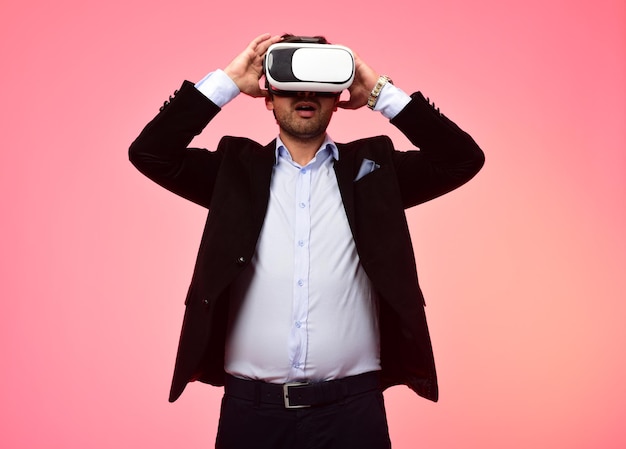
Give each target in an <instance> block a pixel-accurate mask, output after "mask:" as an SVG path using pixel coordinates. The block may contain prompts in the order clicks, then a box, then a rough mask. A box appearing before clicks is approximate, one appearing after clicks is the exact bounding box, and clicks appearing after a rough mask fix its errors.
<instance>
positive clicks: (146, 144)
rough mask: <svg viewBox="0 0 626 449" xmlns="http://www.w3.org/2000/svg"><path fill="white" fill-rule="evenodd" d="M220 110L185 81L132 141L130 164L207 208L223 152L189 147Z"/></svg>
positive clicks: (191, 84)
mask: <svg viewBox="0 0 626 449" xmlns="http://www.w3.org/2000/svg"><path fill="white" fill-rule="evenodd" d="M219 111H220V108H219V107H218V106H217V105H215V104H214V103H213V102H211V101H210V100H209V99H208V98H207V97H205V96H204V95H203V94H202V93H200V92H199V91H198V90H197V89H196V88H195V87H194V85H193V83H191V82H189V81H185V82H184V83H183V85H182V87H181V88H180V90H178V91H176V92H175V93H174V96H173V97H170V100H169V101H166V102H165V103H164V105H163V107H161V110H160V112H159V114H158V115H157V116H156V117H155V118H154V119H152V120H151V121H150V122H149V123H148V124H147V125H146V127H145V128H144V129H143V131H142V132H141V134H139V136H138V137H137V139H135V141H134V142H133V143H132V144H131V146H130V149H129V159H130V161H131V163H132V164H133V165H134V166H135V167H136V168H137V169H138V170H139V171H140V172H141V173H143V174H144V175H146V176H147V177H148V178H150V179H151V180H153V181H154V182H156V183H157V184H159V185H161V186H163V187H165V188H166V189H168V190H170V191H172V192H174V193H175V194H177V195H180V196H182V197H183V198H186V199H188V200H191V201H193V202H195V203H197V204H200V205H202V206H204V207H207V208H208V207H209V203H210V200H211V195H212V192H213V186H214V184H215V178H216V176H217V171H218V168H219V166H220V162H221V154H220V153H219V152H211V151H207V150H204V149H198V148H188V146H189V144H190V143H191V141H192V139H193V138H194V137H195V136H196V135H198V134H200V132H202V130H203V129H204V127H205V126H206V125H207V124H208V123H209V122H210V121H211V119H212V118H213V117H215V115H217V113H218V112H219Z"/></svg>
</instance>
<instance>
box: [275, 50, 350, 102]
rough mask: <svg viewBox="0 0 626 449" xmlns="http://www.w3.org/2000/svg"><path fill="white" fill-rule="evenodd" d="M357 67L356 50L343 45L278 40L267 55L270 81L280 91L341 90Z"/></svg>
mask: <svg viewBox="0 0 626 449" xmlns="http://www.w3.org/2000/svg"><path fill="white" fill-rule="evenodd" d="M354 70H355V67H354V56H353V55H352V52H351V51H350V49H349V48H347V47H343V46H341V45H325V44H302V43H297V44H295V43H278V44H274V45H272V46H271V47H270V48H269V49H268V51H267V54H266V56H265V76H266V78H267V81H268V84H269V85H270V86H271V87H273V88H274V89H275V90H280V91H300V92H303V91H310V92H341V91H342V90H343V89H347V88H348V87H350V85H351V84H352V81H353V80H354Z"/></svg>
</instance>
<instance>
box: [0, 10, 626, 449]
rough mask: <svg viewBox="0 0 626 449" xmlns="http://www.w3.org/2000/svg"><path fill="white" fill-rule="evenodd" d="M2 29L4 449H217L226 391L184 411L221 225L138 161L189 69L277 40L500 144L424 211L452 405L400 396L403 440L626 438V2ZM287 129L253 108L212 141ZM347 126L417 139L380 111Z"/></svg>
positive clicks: (197, 72)
mask: <svg viewBox="0 0 626 449" xmlns="http://www.w3.org/2000/svg"><path fill="white" fill-rule="evenodd" d="M229 16H232V17H229ZM1 17H2V18H1V19H0V20H1V21H2V26H1V27H0V56H1V60H2V70H1V71H0V77H1V80H2V86H3V91H2V105H1V107H0V115H1V120H0V123H1V124H2V125H1V126H2V132H1V134H0V138H1V141H2V162H1V163H0V186H1V188H0V192H1V193H0V195H1V202H2V214H3V216H2V221H1V224H0V226H1V227H2V229H1V233H0V251H1V254H2V259H1V262H0V263H1V272H0V276H1V279H0V281H1V282H0V298H1V302H0V336H1V340H0V351H1V354H0V359H1V361H2V362H1V363H2V368H1V370H0V398H1V399H0V413H1V415H2V416H0V447H2V448H64V449H67V448H113V447H115V448H136V447H139V448H144V447H150V448H171V447H188V448H210V447H212V446H213V440H214V435H215V429H216V425H217V413H218V406H219V399H220V395H221V391H220V390H219V389H216V388H210V387H207V386H205V385H202V384H192V385H190V386H189V387H188V389H187V391H186V392H185V394H184V395H183V396H182V398H181V399H180V400H179V401H178V402H177V403H175V404H173V405H171V404H168V402H167V400H166V399H167V393H168V389H169V381H170V377H171V373H172V368H173V362H174V355H175V349H176V344H177V341H178V334H179V329H180V323H181V319H182V314H183V299H184V295H185V293H186V288H187V284H188V282H189V279H190V276H191V270H192V266H193V261H194V258H195V253H196V250H197V245H198V242H199V238H200V232H201V229H202V226H203V221H204V217H205V214H206V213H205V211H204V210H202V209H201V208H199V207H197V206H195V205H193V204H191V203H187V202H185V201H184V200H181V199H179V198H177V197H175V196H174V195H172V194H170V193H168V192H166V191H164V190H161V189H160V188H158V187H157V186H156V185H153V184H152V183H150V182H149V181H148V180H146V179H145V178H143V177H142V176H141V175H140V174H139V173H138V172H136V171H135V170H134V169H133V168H132V166H131V165H130V164H129V163H128V161H127V148H128V146H129V144H130V143H131V141H132V140H133V139H134V138H135V136H136V135H137V134H138V133H139V131H140V130H141V128H142V127H143V126H144V125H145V123H147V121H148V120H149V119H150V118H152V117H153V116H154V115H155V114H156V112H157V110H158V108H159V106H160V105H161V104H162V102H163V101H164V100H166V99H167V97H168V95H169V94H171V93H172V92H173V91H174V89H176V88H178V87H179V85H180V83H181V82H182V80H183V79H185V78H187V79H190V80H194V81H195V80H198V79H200V78H201V77H202V76H203V75H204V74H205V73H206V72H207V71H210V70H212V69H214V68H216V67H223V66H225V65H226V64H227V63H228V62H229V61H230V59H231V58H232V57H234V56H235V55H236V54H237V53H238V52H239V51H240V50H241V49H242V48H243V47H244V46H245V45H246V44H247V43H248V42H249V40H250V39H251V38H252V37H254V36H256V35H258V34H260V33H262V32H266V31H268V32H271V33H282V32H286V31H288V32H294V33H300V34H313V33H320V34H325V35H326V36H327V37H328V38H329V39H330V40H331V41H333V42H335V43H342V44H345V45H348V46H351V47H352V48H354V49H355V50H356V51H358V52H359V53H360V54H361V56H362V57H363V59H364V60H366V61H367V62H368V63H369V64H370V65H371V66H373V67H374V68H375V69H377V70H378V71H380V72H382V73H387V74H389V75H391V76H393V78H394V80H395V82H396V84H397V85H398V86H400V87H402V88H403V89H405V90H406V91H409V92H411V91H414V90H421V91H423V92H424V93H425V95H427V96H430V98H431V99H434V101H435V102H436V104H437V106H439V107H441V109H442V111H443V112H444V113H446V115H448V116H449V117H451V118H452V119H453V120H455V121H456V122H457V123H459V124H460V125H461V126H462V127H463V128H465V129H466V130H468V131H469V132H470V133H471V134H472V136H473V137H474V138H475V139H476V140H477V141H478V142H479V144H480V145H481V146H482V147H483V149H484V150H485V152H486V154H487V164H486V166H485V168H484V170H483V171H482V172H481V173H480V174H479V175H478V176H477V178H476V179H474V180H473V181H472V182H471V183H470V184H468V185H467V186H465V187H463V188H462V189H460V190H458V191H456V192H454V193H452V194H450V195H448V196H446V197H443V198H441V199H439V200H437V201H434V202H432V203H428V204H426V205H424V206H421V207H418V208H416V209H414V210H411V211H410V212H409V220H410V225H411V231H412V234H413V236H414V244H415V251H416V256H417V260H418V265H419V270H420V276H421V280H422V285H423V289H424V291H425V294H426V297H427V302H428V308H427V313H428V317H429V321H430V326H431V333H432V337H433V342H434V348H435V355H436V359H437V363H438V369H439V376H440V385H441V400H440V402H439V403H438V404H433V403H430V402H428V401H426V400H424V399H421V398H418V397H417V396H415V395H413V394H412V393H410V392H409V391H408V390H407V389H406V388H405V387H394V388H392V389H390V390H389V391H387V393H386V398H387V408H388V413H389V421H390V429H391V435H392V440H393V441H394V448H395V449H412V448H416V447H424V448H432V449H436V448H481V449H489V448H508V449H514V448H535V449H539V448H567V449H579V448H603V449H618V448H624V447H626V430H625V429H626V427H625V426H624V416H625V415H624V410H625V408H624V404H625V403H626V382H625V381H624V379H625V378H626V359H625V357H624V353H625V349H624V346H625V343H626V326H625V325H624V320H625V318H626V301H624V300H625V299H626V281H625V278H626V270H625V267H626V233H625V232H624V229H626V201H625V200H626V156H625V154H626V152H625V148H626V132H625V124H626V92H625V91H626V84H625V80H626V74H625V71H626V70H625V69H626V62H625V54H626V48H625V47H626V31H625V29H626V6H625V3H624V2H623V0H617V1H609V0H598V1H594V2H589V1H584V2H583V1H577V2H573V1H557V0H532V1H511V2H503V1H495V0H492V1H473V2H468V1H464V0H455V1H453V0H449V1H430V2H420V1H405V2H402V4H400V3H399V2H398V3H397V4H393V3H389V2H383V3H380V2H378V3H377V2H369V3H368V2H355V1H352V0H349V1H344V2H339V1H327V0H322V1H317V2H304V3H302V2H300V3H297V2H293V1H292V2H271V3H270V2H265V3H259V2H252V1H250V0H244V1H242V2H236V3H228V2H226V3H224V2H222V4H221V6H214V5H212V4H211V3H210V2H208V1H205V2H200V1H194V0H180V1H170V2H165V1H154V0H153V1H144V0H123V1H122V0H112V1H109V2H85V1H77V0H60V1H56V2H47V1H43V0H32V1H24V2H9V1H4V2H3V4H2V14H1ZM242 123H244V124H245V125H243V126H242ZM275 132H276V128H275V125H274V123H273V120H272V118H271V114H270V113H268V112H267V111H265V108H264V105H263V104H262V102H260V101H258V100H253V99H249V98H243V97H242V98H238V99H237V100H235V102H233V103H232V104H230V105H228V106H227V108H225V110H224V111H223V112H222V113H221V114H220V115H219V116H218V117H217V118H216V120H215V121H214V123H213V124H212V125H211V132H210V133H207V134H206V135H203V136H201V137H200V138H199V139H198V142H197V143H198V145H202V146H207V147H212V146H214V145H215V144H216V142H217V140H218V138H219V137H220V136H221V135H223V134H235V135H246V136H249V137H252V138H255V139H257V140H260V141H262V142H268V141H269V140H270V139H272V138H273V137H274V134H275ZM330 133H331V135H332V136H333V137H334V138H335V139H336V140H338V141H347V140H350V139H354V138H357V137H363V136H369V135H374V134H389V135H391V136H392V137H393V138H394V140H395V141H396V143H397V146H398V147H400V148H405V149H408V148H409V144H408V143H407V141H406V140H405V139H404V137H402V136H400V135H399V134H398V132H397V131H396V130H395V129H394V128H393V127H392V126H391V125H389V124H388V123H387V122H386V121H385V120H384V119H383V118H382V117H380V116H378V115H376V114H372V113H371V112H369V111H368V110H360V111H356V112H348V111H340V112H338V113H337V115H336V116H335V118H334V122H333V123H332V124H331V128H330ZM444 236H445V237H444Z"/></svg>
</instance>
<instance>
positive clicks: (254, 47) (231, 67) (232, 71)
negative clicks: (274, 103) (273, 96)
mask: <svg viewBox="0 0 626 449" xmlns="http://www.w3.org/2000/svg"><path fill="white" fill-rule="evenodd" d="M280 39H281V37H280V36H272V35H271V34H269V33H265V34H262V35H260V36H258V37H256V38H255V39H254V40H253V41H252V42H250V44H249V45H248V46H247V47H246V49H245V50H244V51H243V52H241V54H240V55H239V56H237V57H236V58H235V59H233V60H232V61H231V63H230V64H228V66H226V68H225V69H224V73H226V74H227V75H228V76H229V77H230V78H231V79H232V80H233V81H234V82H235V84H236V85H237V87H238V88H239V90H240V91H241V92H243V93H244V94H246V95H250V96H251V97H266V96H267V95H268V93H267V91H266V90H264V89H261V88H260V86H259V79H260V78H261V76H262V75H263V58H265V52H266V51H267V49H268V48H269V46H270V45H272V44H275V43H277V42H279V41H280Z"/></svg>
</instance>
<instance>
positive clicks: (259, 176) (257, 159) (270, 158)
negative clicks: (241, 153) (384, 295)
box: [248, 140, 276, 236]
mask: <svg viewBox="0 0 626 449" xmlns="http://www.w3.org/2000/svg"><path fill="white" fill-rule="evenodd" d="M275 149H276V140H273V141H272V142H270V143H269V144H268V145H267V146H265V147H263V148H259V149H257V150H255V151H252V153H251V156H250V158H249V160H248V161H249V163H250V165H249V167H248V170H249V173H250V188H251V192H250V198H251V199H252V205H251V206H252V223H251V226H252V235H254V236H258V235H259V234H260V232H261V228H262V227H263V221H264V220H265V213H266V211H267V204H268V202H269V197H270V182H271V180H272V171H273V168H274V164H275V162H276V157H275Z"/></svg>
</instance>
